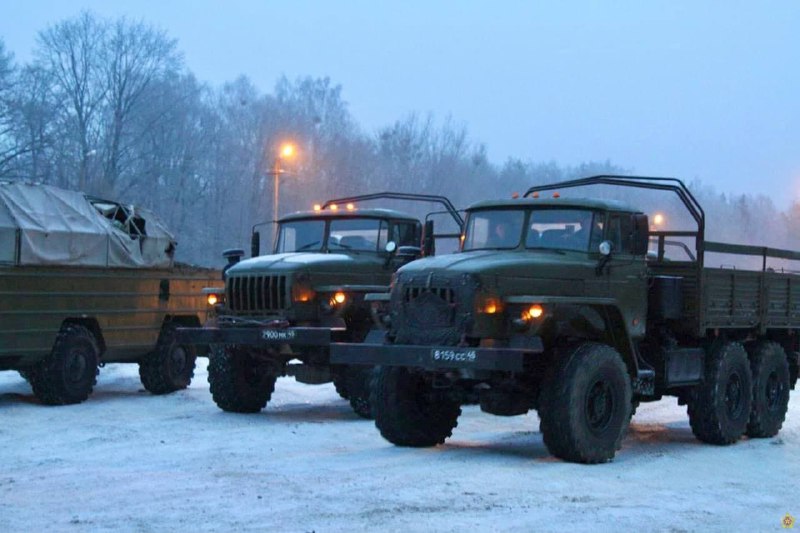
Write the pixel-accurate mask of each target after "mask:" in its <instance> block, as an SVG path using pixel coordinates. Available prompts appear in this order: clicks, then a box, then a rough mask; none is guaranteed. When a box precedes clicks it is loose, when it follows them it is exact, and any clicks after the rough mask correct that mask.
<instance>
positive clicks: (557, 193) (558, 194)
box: [553, 191, 561, 198]
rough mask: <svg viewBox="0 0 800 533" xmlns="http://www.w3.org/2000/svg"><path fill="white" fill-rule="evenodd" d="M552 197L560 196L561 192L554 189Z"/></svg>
mask: <svg viewBox="0 0 800 533" xmlns="http://www.w3.org/2000/svg"><path fill="white" fill-rule="evenodd" d="M553 198H561V193H560V192H558V191H556V192H554V193H553Z"/></svg>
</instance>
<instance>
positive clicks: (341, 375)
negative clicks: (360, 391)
mask: <svg viewBox="0 0 800 533" xmlns="http://www.w3.org/2000/svg"><path fill="white" fill-rule="evenodd" d="M348 368H350V367H347V366H344V367H341V368H340V369H338V370H336V372H335V373H334V374H333V386H334V388H335V389H336V394H338V395H339V396H340V397H341V398H342V399H343V400H349V399H350V393H349V392H348V391H347V378H348V373H347V369H348Z"/></svg>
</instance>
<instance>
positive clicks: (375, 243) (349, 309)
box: [180, 192, 463, 417]
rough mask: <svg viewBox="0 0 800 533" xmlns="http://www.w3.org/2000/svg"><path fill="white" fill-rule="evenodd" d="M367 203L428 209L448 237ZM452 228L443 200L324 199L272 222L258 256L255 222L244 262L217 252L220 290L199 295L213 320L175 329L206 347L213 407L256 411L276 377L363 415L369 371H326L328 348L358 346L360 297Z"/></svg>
mask: <svg viewBox="0 0 800 533" xmlns="http://www.w3.org/2000/svg"><path fill="white" fill-rule="evenodd" d="M374 200H405V201H413V202H425V203H431V202H433V203H438V204H440V205H442V206H443V207H444V213H445V214H447V215H449V217H450V218H451V219H452V221H453V222H452V223H453V224H455V226H456V228H455V230H454V231H455V232H454V233H453V234H451V235H446V234H440V235H437V236H434V235H433V234H432V232H427V233H426V234H425V235H424V236H423V224H422V223H421V222H420V220H419V219H417V218H415V217H413V216H411V215H409V214H405V213H402V212H400V211H395V210H391V209H368V208H367V209H364V208H361V204H362V203H363V202H366V201H374ZM462 224H463V221H462V219H461V215H460V214H459V213H458V212H457V211H456V209H455V208H454V207H453V205H452V204H451V202H450V201H449V200H447V199H446V198H444V197H441V196H430V195H419V194H406V193H391V192H387V193H376V194H369V195H361V196H354V197H350V198H340V199H337V200H331V201H329V202H327V203H325V204H323V205H318V206H315V209H314V210H313V211H305V212H298V213H294V214H291V215H286V216H284V217H282V218H281V219H280V220H279V221H278V222H277V231H276V236H277V237H276V240H275V243H274V246H273V248H272V250H271V251H272V253H270V254H267V255H261V233H263V230H261V231H258V230H257V229H256V228H260V227H263V225H258V226H256V228H254V232H253V242H252V243H251V244H252V246H251V247H252V258H250V259H247V260H240V258H241V256H242V255H243V251H241V250H232V251H229V252H226V255H227V256H228V258H229V261H230V264H229V266H228V267H226V270H225V275H224V277H225V288H224V290H223V291H216V293H215V291H213V290H212V291H209V296H210V297H212V298H217V299H218V303H217V304H216V311H215V312H216V319H215V323H214V324H209V326H208V327H204V328H185V329H182V330H181V331H180V338H181V340H182V342H187V343H194V344H209V345H211V352H210V356H209V357H210V359H209V365H208V381H209V384H210V387H211V394H212V397H213V399H214V402H216V404H217V405H218V406H219V407H220V408H221V409H223V410H225V411H233V412H242V413H252V412H258V411H260V410H261V409H262V408H263V407H264V406H265V405H266V404H267V402H268V401H269V400H270V398H271V395H272V392H273V390H274V387H275V381H276V380H277V378H278V377H280V376H285V375H286V376H293V377H294V378H295V379H296V380H297V381H300V382H302V383H307V384H322V383H329V382H331V381H333V383H334V384H335V386H336V390H337V391H338V392H339V394H340V395H341V396H342V397H344V398H346V399H348V400H349V401H350V404H351V406H352V408H353V410H354V411H355V412H356V413H357V414H359V415H361V416H363V417H369V416H370V414H371V409H370V406H369V393H368V379H369V373H370V370H371V369H369V368H368V367H364V366H362V365H358V366H350V365H335V366H332V365H331V364H330V361H329V359H328V357H329V351H328V346H329V344H330V343H331V341H349V342H360V341H361V340H363V339H364V338H365V337H366V335H367V333H368V332H369V330H370V329H371V328H372V327H373V325H374V324H375V323H376V322H377V323H380V317H379V316H378V313H376V312H374V310H373V306H372V304H371V303H370V302H369V301H368V300H366V299H365V295H366V294H368V293H374V292H379V291H385V290H387V289H388V286H389V281H390V279H391V276H392V273H393V272H394V271H395V270H396V269H397V268H398V267H399V266H401V265H403V264H405V263H407V262H409V261H412V260H414V259H417V258H419V257H421V256H427V255H431V254H432V253H433V252H434V246H435V238H436V237H438V238H442V237H448V236H449V237H452V238H457V237H458V236H459V235H460V232H461V231H462ZM426 226H429V227H432V225H431V224H427V225H426ZM267 231H268V229H267Z"/></svg>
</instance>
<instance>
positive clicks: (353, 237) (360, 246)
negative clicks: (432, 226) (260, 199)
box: [274, 216, 389, 254]
mask: <svg viewBox="0 0 800 533" xmlns="http://www.w3.org/2000/svg"><path fill="white" fill-rule="evenodd" d="M388 236H389V220H387V219H384V218H377V217H358V216H355V217H335V218H305V219H297V220H289V221H286V222H281V223H280V224H279V227H278V240H277V243H276V246H275V250H274V253H276V254H283V253H296V252H315V253H320V252H321V253H325V252H337V253H341V252H358V253H380V252H382V251H383V248H384V247H385V246H386V243H387V239H388Z"/></svg>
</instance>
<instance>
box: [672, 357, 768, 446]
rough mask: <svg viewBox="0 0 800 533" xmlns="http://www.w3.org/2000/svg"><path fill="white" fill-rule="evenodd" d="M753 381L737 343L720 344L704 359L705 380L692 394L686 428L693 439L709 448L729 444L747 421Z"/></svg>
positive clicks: (740, 433) (745, 358) (742, 430)
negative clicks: (688, 428) (706, 444)
mask: <svg viewBox="0 0 800 533" xmlns="http://www.w3.org/2000/svg"><path fill="white" fill-rule="evenodd" d="M752 391H753V378H752V373H751V371H750V363H749V361H748V359H747V352H745V350H744V347H742V345H741V344H739V343H738V342H722V343H718V344H716V343H715V345H714V346H712V347H711V349H710V350H708V354H707V356H706V365H705V377H704V381H703V383H702V384H700V385H698V386H697V387H696V388H695V390H694V391H693V392H692V394H691V396H690V398H689V401H688V402H687V405H688V412H689V424H690V425H691V427H692V433H694V435H695V437H697V438H698V439H700V440H701V441H703V442H708V443H709V444H733V443H734V442H736V441H737V440H739V437H741V436H742V434H743V433H744V431H745V429H746V428H747V422H748V420H749V419H750V407H751V405H752V398H753V393H752Z"/></svg>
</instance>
